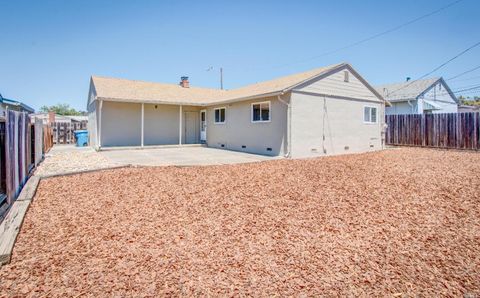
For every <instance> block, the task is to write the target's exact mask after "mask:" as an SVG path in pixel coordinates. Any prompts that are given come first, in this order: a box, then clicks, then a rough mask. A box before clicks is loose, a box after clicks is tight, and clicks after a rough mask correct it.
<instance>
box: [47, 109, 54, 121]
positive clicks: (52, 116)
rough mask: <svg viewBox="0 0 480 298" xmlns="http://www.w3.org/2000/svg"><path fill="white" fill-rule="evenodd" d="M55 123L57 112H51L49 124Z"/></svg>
mask: <svg viewBox="0 0 480 298" xmlns="http://www.w3.org/2000/svg"><path fill="white" fill-rule="evenodd" d="M53 122H55V112H54V111H49V112H48V123H53Z"/></svg>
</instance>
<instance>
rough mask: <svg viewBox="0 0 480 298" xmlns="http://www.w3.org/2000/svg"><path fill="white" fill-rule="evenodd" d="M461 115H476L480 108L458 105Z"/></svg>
mask: <svg viewBox="0 0 480 298" xmlns="http://www.w3.org/2000/svg"><path fill="white" fill-rule="evenodd" d="M458 112H459V113H475V112H480V106H478V105H477V106H469V105H458Z"/></svg>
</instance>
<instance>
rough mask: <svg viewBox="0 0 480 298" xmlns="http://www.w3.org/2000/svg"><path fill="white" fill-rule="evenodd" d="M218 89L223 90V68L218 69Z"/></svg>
mask: <svg viewBox="0 0 480 298" xmlns="http://www.w3.org/2000/svg"><path fill="white" fill-rule="evenodd" d="M220 89H221V90H223V67H220Z"/></svg>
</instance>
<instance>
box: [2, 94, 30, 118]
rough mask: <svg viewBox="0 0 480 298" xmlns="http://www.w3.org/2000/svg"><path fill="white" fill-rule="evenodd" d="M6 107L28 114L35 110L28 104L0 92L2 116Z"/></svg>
mask: <svg viewBox="0 0 480 298" xmlns="http://www.w3.org/2000/svg"><path fill="white" fill-rule="evenodd" d="M6 109H9V110H14V111H19V112H26V113H28V114H30V113H33V112H35V110H34V109H33V108H31V107H29V106H28V105H26V104H24V103H22V102H19V101H16V100H13V99H8V98H5V97H3V96H2V95H1V94H0V113H1V114H2V116H4V114H5V113H4V112H5V110H6Z"/></svg>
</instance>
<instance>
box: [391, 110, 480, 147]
mask: <svg viewBox="0 0 480 298" xmlns="http://www.w3.org/2000/svg"><path fill="white" fill-rule="evenodd" d="M385 118H386V120H385V121H386V124H387V125H388V127H387V132H386V143H387V145H405V146H422V147H435V148H455V149H469V150H479V149H480V113H449V114H420V115H416V114H412V115H410V114H409V115H387V116H385Z"/></svg>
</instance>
